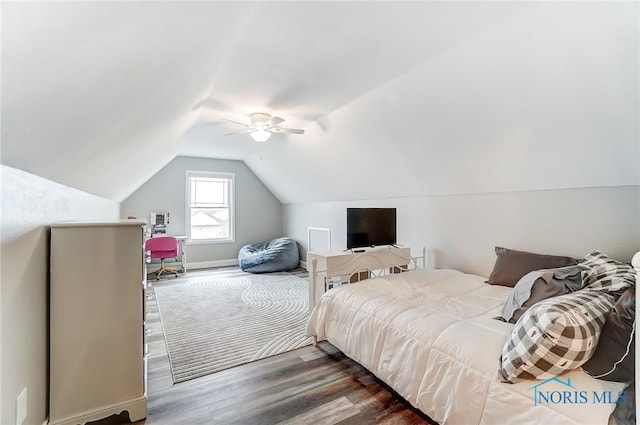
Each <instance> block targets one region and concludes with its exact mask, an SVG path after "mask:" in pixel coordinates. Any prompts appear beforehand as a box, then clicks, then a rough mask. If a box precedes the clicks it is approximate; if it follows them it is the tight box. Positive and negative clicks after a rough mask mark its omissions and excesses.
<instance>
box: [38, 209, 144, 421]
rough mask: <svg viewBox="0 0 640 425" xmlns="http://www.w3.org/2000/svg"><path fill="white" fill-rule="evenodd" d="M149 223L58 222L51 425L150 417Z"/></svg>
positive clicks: (53, 284) (54, 231)
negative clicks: (122, 416)
mask: <svg viewBox="0 0 640 425" xmlns="http://www.w3.org/2000/svg"><path fill="white" fill-rule="evenodd" d="M144 224H145V223H144V222H143V221H137V220H120V221H105V222H64V223H56V224H53V225H52V226H51V283H50V331H51V335H50V385H49V424H50V425H72V424H73V425H75V424H78V423H85V422H88V421H94V420H97V419H102V418H105V417H108V416H110V415H113V414H120V413H122V412H123V411H128V412H129V417H130V419H131V421H137V420H140V419H143V418H144V417H146V414H147V402H146V357H145V351H146V350H145V332H144V316H145V310H144V308H145V307H144V304H145V297H144V291H145V288H146V270H145V261H144V248H143V244H144V235H143V226H144Z"/></svg>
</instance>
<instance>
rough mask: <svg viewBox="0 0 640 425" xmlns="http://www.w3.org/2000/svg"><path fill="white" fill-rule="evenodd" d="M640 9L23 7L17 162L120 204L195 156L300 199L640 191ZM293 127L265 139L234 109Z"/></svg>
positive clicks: (16, 57) (12, 19) (15, 90)
mask: <svg viewBox="0 0 640 425" xmlns="http://www.w3.org/2000/svg"><path fill="white" fill-rule="evenodd" d="M638 26H639V24H638V4H637V3H633V2H628V3H609V4H607V3H572V2H570V3H546V2H541V3H518V2H515V3H499V2H408V3H398V2H388V3H386V2H344V3H343V2H282V3H276V2H258V3H249V2H232V3H225V2H210V3H209V2H195V3H186V2H177V3H171V2H160V3H152V2H140V3H128V2H113V3H93V2H87V3H64V2H60V3H57V2H49V3H4V4H3V11H2V89H3V90H2V136H3V137H2V163H4V164H7V165H10V166H13V167H16V168H21V169H25V170H27V171H30V172H32V173H34V174H38V175H41V176H44V177H47V178H49V179H51V180H54V181H58V182H60V183H63V184H66V185H69V186H72V187H77V188H80V189H83V190H86V191H88V192H92V193H95V194H98V195H100V196H103V197H106V198H111V199H115V200H122V199H124V198H126V197H127V196H128V195H129V194H130V193H131V192H133V191H134V190H135V189H136V188H137V187H139V186H140V185H141V184H142V183H144V182H145V181H146V180H147V179H148V178H149V177H150V176H152V175H153V174H154V173H155V172H157V171H158V170H159V169H160V168H162V167H163V166H164V165H165V164H166V163H168V162H169V161H170V160H171V159H173V158H174V157H175V156H176V155H190V156H201V157H212V158H226V159H241V160H244V161H245V162H246V163H247V164H248V165H249V167H250V168H251V169H252V170H253V171H254V172H255V173H256V174H257V175H258V177H259V178H260V179H261V180H262V181H263V182H265V184H267V186H269V188H270V189H271V190H272V191H273V192H274V194H276V196H278V198H279V199H280V200H281V201H282V202H312V201H325V200H355V199H376V198H385V197H404V196H425V195H433V194H450V193H478V192H492V191H508V190H538V189H550V188H564V187H590V186H606V185H624V184H638V183H639V182H640V171H639V168H640V160H639V158H640V142H639V137H640V136H639V134H638V132H639V129H638V128H639V124H638V115H639V113H640V110H639V109H640V107H639V103H640V102H639V100H638V98H639V85H638V72H639V69H638V39H639V34H638ZM251 112H268V113H272V114H276V115H279V116H282V117H283V118H285V120H286V121H285V122H284V123H283V126H288V127H301V128H305V130H306V134H304V135H301V136H298V135H291V136H285V135H275V136H274V137H273V138H272V140H271V141H269V142H268V143H266V144H263V145H259V144H256V143H254V142H253V141H252V140H251V139H250V138H249V137H248V136H247V135H234V136H226V135H225V133H228V132H232V131H234V130H237V129H238V127H237V126H234V125H233V124H228V123H224V121H222V119H223V118H227V119H232V120H236V121H245V120H246V119H247V118H246V115H247V114H249V113H251Z"/></svg>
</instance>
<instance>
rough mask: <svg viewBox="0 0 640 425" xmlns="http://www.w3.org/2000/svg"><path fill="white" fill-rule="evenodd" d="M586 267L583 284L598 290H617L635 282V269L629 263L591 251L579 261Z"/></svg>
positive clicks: (622, 289) (624, 288)
mask: <svg viewBox="0 0 640 425" xmlns="http://www.w3.org/2000/svg"><path fill="white" fill-rule="evenodd" d="M580 265H581V266H584V267H586V268H587V270H586V272H584V273H583V286H584V287H585V288H590V289H597V290H600V291H609V292H618V291H624V290H626V289H627V288H630V287H632V286H633V285H635V284H636V271H635V270H634V268H633V267H631V265H629V264H625V263H622V262H620V261H617V260H614V259H613V258H609V257H607V256H606V255H605V254H602V253H600V252H598V251H592V252H590V253H588V254H587V255H586V256H585V257H584V261H581V262H580Z"/></svg>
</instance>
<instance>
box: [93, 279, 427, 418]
mask: <svg viewBox="0 0 640 425" xmlns="http://www.w3.org/2000/svg"><path fill="white" fill-rule="evenodd" d="M147 308H148V315H147V318H148V321H147V323H148V326H149V330H150V332H149V333H148V342H149V363H148V366H149V369H148V403H147V405H148V415H147V419H146V420H143V421H139V422H136V423H135V424H136V425H142V424H145V425H161V424H162V425H165V424H166V425H178V424H185V425H199V424H216V425H222V424H242V425H252V424H261V425H270V424H292V425H293V424H299V425H307V424H319V425H331V424H344V425H348V424H429V423H432V422H429V419H428V418H427V417H426V416H424V415H422V414H421V413H420V412H419V411H417V410H415V409H413V408H412V407H411V406H410V405H409V404H408V403H407V402H406V401H404V400H403V399H402V398H401V397H399V396H398V395H396V394H395V393H393V392H392V391H391V390H389V389H388V388H387V387H386V386H384V384H382V383H381V382H380V381H378V380H377V379H376V378H375V377H374V376H373V375H372V374H370V373H369V372H368V371H367V370H365V369H364V368H363V367H361V366H360V365H359V364H357V363H356V362H354V361H352V360H351V359H349V358H347V357H345V356H344V355H343V354H342V353H341V352H340V351H338V350H337V349H336V348H335V347H333V346H332V345H330V344H329V343H326V342H321V343H320V345H319V346H318V347H311V346H309V347H305V348H301V349H298V350H295V351H291V352H288V353H284V354H279V355H277V356H273V357H269V358H266V359H262V360H258V361H256V362H253V363H249V364H245V365H242V366H238V367H234V368H231V369H227V370H224V371H221V372H217V373H214V374H212V375H208V376H205V377H202V378H198V379H194V380H191V381H187V382H183V383H180V384H176V385H174V384H173V382H172V380H171V371H170V368H169V358H168V355H167V351H166V348H165V345H164V339H163V334H162V327H161V324H160V318H159V315H158V310H157V305H156V302H155V297H154V293H153V289H152V288H150V289H149V290H148V291H147ZM126 419H128V417H127V414H126V413H125V414H123V415H121V416H120V417H112V418H108V419H107V420H103V421H98V422H96V423H95V424H100V425H107V424H109V425H111V424H117V423H122V422H123V421H124V420H126Z"/></svg>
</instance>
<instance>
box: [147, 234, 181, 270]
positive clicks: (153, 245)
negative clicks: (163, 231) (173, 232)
mask: <svg viewBox="0 0 640 425" xmlns="http://www.w3.org/2000/svg"><path fill="white" fill-rule="evenodd" d="M179 247H180V243H179V242H178V239H176V238H174V237H171V236H159V237H155V238H149V239H147V240H146V242H145V244H144V249H145V251H147V252H148V253H149V257H150V258H159V259H160V270H158V271H157V272H156V273H157V274H156V280H160V275H161V274H162V273H174V274H175V275H176V277H178V269H174V268H171V267H166V266H165V264H164V260H165V259H167V258H177V257H178V251H179Z"/></svg>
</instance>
